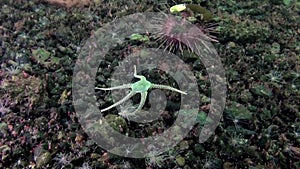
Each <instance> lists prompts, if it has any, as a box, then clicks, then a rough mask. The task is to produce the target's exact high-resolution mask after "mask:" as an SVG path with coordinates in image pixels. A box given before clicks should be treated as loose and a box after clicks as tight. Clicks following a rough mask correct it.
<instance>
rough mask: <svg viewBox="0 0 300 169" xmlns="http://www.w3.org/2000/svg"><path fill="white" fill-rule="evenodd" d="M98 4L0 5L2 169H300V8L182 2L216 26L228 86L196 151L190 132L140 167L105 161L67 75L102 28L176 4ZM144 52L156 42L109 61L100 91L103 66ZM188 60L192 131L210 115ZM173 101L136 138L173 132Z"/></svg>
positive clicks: (133, 45)
mask: <svg viewBox="0 0 300 169" xmlns="http://www.w3.org/2000/svg"><path fill="white" fill-rule="evenodd" d="M97 2H98V3H97V4H96V5H91V6H87V7H75V8H69V9H66V8H64V7H61V6H55V5H49V4H47V3H45V2H41V1H38V0H33V1H30V2H27V1H24V2H23V1H15V0H1V1H0V6H1V7H0V8H1V10H0V11H1V12H0V23H1V24H0V40H1V47H0V56H1V58H0V59H1V69H0V79H1V88H0V97H1V98H0V115H1V116H0V154H1V155H0V157H1V159H0V168H30V166H31V167H32V168H33V166H36V167H39V168H62V167H64V168H75V167H82V168H84V167H85V168H89V167H90V168H146V167H149V168H179V167H181V168H185V169H188V168H202V167H203V168H227V169H229V168H256V169H260V168H300V162H299V161H300V112H299V110H300V108H299V105H300V36H299V34H300V27H299V25H300V23H299V21H300V17H299V15H300V10H299V8H300V7H299V4H298V6H297V4H296V3H295V2H294V1H286V0H285V1H281V0H270V1H260V0H253V1H250V2H247V1H245V2H239V1H233V0H232V1H227V2H225V1H221V0H214V1H204V0H198V1H193V2H192V1H186V3H194V4H197V3H200V4H201V5H202V6H203V7H205V8H206V9H208V10H209V11H211V13H212V14H213V15H214V16H215V17H216V18H215V19H214V20H215V21H214V22H216V23H218V24H219V27H218V28H217V29H218V31H219V34H218V40H219V43H214V45H215V47H216V49H217V51H218V53H219V55H220V57H221V58H222V61H223V65H224V67H225V68H226V77H227V81H228V86H227V87H228V93H227V95H228V97H227V103H226V109H225V111H224V116H223V119H222V121H221V123H220V125H219V126H218V128H217V130H216V132H215V134H214V135H213V136H212V137H211V138H210V140H208V141H207V142H206V143H204V144H199V143H197V140H198V138H197V135H198V133H199V128H198V127H195V128H194V129H193V130H192V131H191V133H190V134H189V136H188V137H187V138H186V139H184V140H183V141H182V142H180V144H179V145H177V146H176V147H175V148H173V149H172V150H170V151H169V152H166V153H165V154H163V155H161V156H158V157H151V158H148V159H138V160H136V159H126V158H122V157H118V156H115V155H112V154H109V153H106V152H105V150H103V149H101V148H100V147H99V146H97V145H96V144H95V143H93V141H92V140H90V139H89V137H88V136H87V135H86V134H85V132H84V131H83V129H82V128H81V125H80V123H79V122H78V119H77V117H76V113H75V111H74V108H73V106H72V97H71V95H72V93H71V85H72V69H73V66H74V63H75V61H76V58H77V53H78V50H79V49H80V47H81V45H83V44H84V42H85V40H86V39H87V38H89V36H90V35H92V34H93V31H94V30H97V29H98V28H100V27H101V25H103V24H105V23H109V22H110V21H112V20H113V19H114V18H118V17H122V16H125V15H128V14H132V13H135V12H143V11H165V12H167V11H168V7H166V6H172V5H174V4H175V3H174V2H173V1H169V2H168V3H167V2H163V1H159V0H157V1H156V0H153V1H150V0H149V1H146V0H141V1H127V0H122V1H110V2H109V1H104V2H102V3H99V1H97ZM178 3H181V2H178ZM142 38H146V37H144V36H143V37H142ZM143 43H146V45H153V44H154V41H153V37H150V38H149V41H148V38H146V40H141V41H140V42H136V41H135V39H131V40H130V39H128V44H126V45H123V46H120V47H119V50H115V51H113V52H111V53H110V54H109V56H108V58H109V59H108V60H107V61H106V62H105V63H102V64H101V65H100V67H101V70H104V71H103V73H102V74H101V75H99V76H98V77H97V82H99V83H104V82H105V79H107V78H109V77H110V73H111V72H112V69H111V68H108V65H110V66H112V67H113V66H116V65H117V64H118V61H120V60H121V59H122V58H124V57H126V55H128V53H130V52H131V51H132V50H135V49H139V47H140V46H143V45H145V44H143ZM124 46H127V47H124ZM128 46H130V48H129V47H128ZM187 53H188V52H183V56H182V58H183V60H184V61H185V62H186V63H188V64H189V65H190V66H191V68H193V71H195V76H196V77H197V78H198V80H199V81H198V87H199V90H200V93H201V105H200V107H201V111H200V113H199V119H198V121H199V122H203V121H204V120H203V119H205V114H206V113H207V112H208V109H209V96H210V95H209V90H208V89H209V81H208V80H207V74H206V72H205V68H204V66H203V65H202V64H201V61H200V59H198V58H197V57H194V56H190V55H188V54H187ZM178 55H180V54H178ZM100 73H101V72H100ZM146 73H147V74H149V77H147V78H148V79H149V80H151V77H152V80H151V82H153V83H157V84H160V83H166V79H167V75H164V76H162V77H158V75H159V74H158V73H157V72H150V73H149V72H145V74H146ZM167 82H168V80H167ZM169 82H170V81H169ZM100 94H102V95H103V96H101V95H100ZM97 97H98V99H99V101H101V102H100V104H101V105H104V106H103V107H105V105H110V104H111V102H110V99H109V98H110V96H109V94H106V95H104V93H98V96H97ZM170 98H171V101H170V102H168V105H167V109H166V110H165V111H164V112H163V113H162V120H161V121H159V123H158V124H154V125H153V126H150V127H148V128H146V129H145V130H142V129H140V130H137V131H142V132H147V133H145V134H146V135H148V134H152V133H158V132H159V130H158V128H160V130H163V129H164V128H163V127H164V126H169V125H170V124H171V122H172V121H173V120H174V118H175V116H174V115H173V114H171V113H170V112H172V110H173V109H176V107H177V106H178V105H177V104H175V103H177V102H176V101H177V100H176V97H171V96H170ZM134 100H135V99H134ZM136 100H139V99H138V98H136ZM174 107H175V108H174ZM106 118H107V119H109V120H110V121H111V122H112V125H113V126H114V127H115V128H116V130H120V126H121V128H122V129H123V132H125V131H127V130H130V131H132V129H134V128H137V126H135V125H134V124H132V123H128V121H127V119H123V118H121V117H120V116H117V113H116V111H112V113H111V114H109V115H107V116H106ZM117 123H118V124H117ZM134 134H135V135H137V136H141V135H142V134H143V133H138V132H137V133H132V134H131V135H134ZM128 149H129V150H130V147H129V148H128Z"/></svg>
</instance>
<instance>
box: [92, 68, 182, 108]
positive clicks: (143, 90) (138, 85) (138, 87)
mask: <svg viewBox="0 0 300 169" xmlns="http://www.w3.org/2000/svg"><path fill="white" fill-rule="evenodd" d="M134 77H136V78H138V79H140V80H139V81H137V82H135V83H132V84H124V85H121V86H115V87H110V88H101V87H96V88H95V89H100V90H115V89H127V88H131V92H130V93H129V94H128V95H126V96H125V97H124V98H123V99H121V100H120V101H118V102H116V103H114V104H113V105H111V106H109V107H107V108H105V109H102V110H101V112H104V111H107V110H109V109H111V108H113V107H116V106H118V105H120V104H122V103H124V102H125V101H127V100H129V99H130V98H131V97H133V96H134V95H135V94H137V93H140V94H141V101H140V104H139V106H138V107H137V109H136V110H135V111H134V112H132V114H135V113H136V112H138V111H140V110H141V109H142V107H143V106H144V104H145V102H146V98H147V95H148V90H149V89H155V88H156V89H166V90H171V91H174V92H178V93H181V94H187V93H186V92H183V91H181V90H178V89H176V88H173V87H170V86H166V85H159V84H152V83H151V82H150V81H148V80H147V79H146V77H145V76H142V75H137V73H136V66H135V65H134Z"/></svg>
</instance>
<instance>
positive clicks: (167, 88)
mask: <svg viewBox="0 0 300 169" xmlns="http://www.w3.org/2000/svg"><path fill="white" fill-rule="evenodd" d="M151 88H154V89H166V90H171V91H174V92H178V93H181V94H187V93H186V92H184V91H181V90H178V89H176V88H174V87H170V86H166V85H158V84H152V86H151Z"/></svg>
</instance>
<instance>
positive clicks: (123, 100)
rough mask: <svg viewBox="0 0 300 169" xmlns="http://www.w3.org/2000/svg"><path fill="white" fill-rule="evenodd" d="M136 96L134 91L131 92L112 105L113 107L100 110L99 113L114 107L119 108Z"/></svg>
mask: <svg viewBox="0 0 300 169" xmlns="http://www.w3.org/2000/svg"><path fill="white" fill-rule="evenodd" d="M135 94H136V92H134V91H131V92H130V93H129V94H128V95H126V96H125V97H124V98H123V99H121V100H119V101H118V102H116V103H114V104H113V105H111V106H109V107H107V108H105V109H102V110H100V112H104V111H107V110H109V109H111V108H114V107H116V106H119V105H120V104H122V103H124V102H125V101H127V100H128V99H130V98H131V97H132V96H134V95H135Z"/></svg>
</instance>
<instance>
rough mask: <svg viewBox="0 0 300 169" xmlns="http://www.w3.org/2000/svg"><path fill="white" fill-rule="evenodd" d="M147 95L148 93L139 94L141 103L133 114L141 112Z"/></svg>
mask: <svg viewBox="0 0 300 169" xmlns="http://www.w3.org/2000/svg"><path fill="white" fill-rule="evenodd" d="M147 94H148V92H142V93H141V101H140V104H139V106H138V108H137V109H135V111H134V112H133V114H135V113H136V112H138V111H140V110H142V108H143V106H144V104H145V102H146V99H147Z"/></svg>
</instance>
